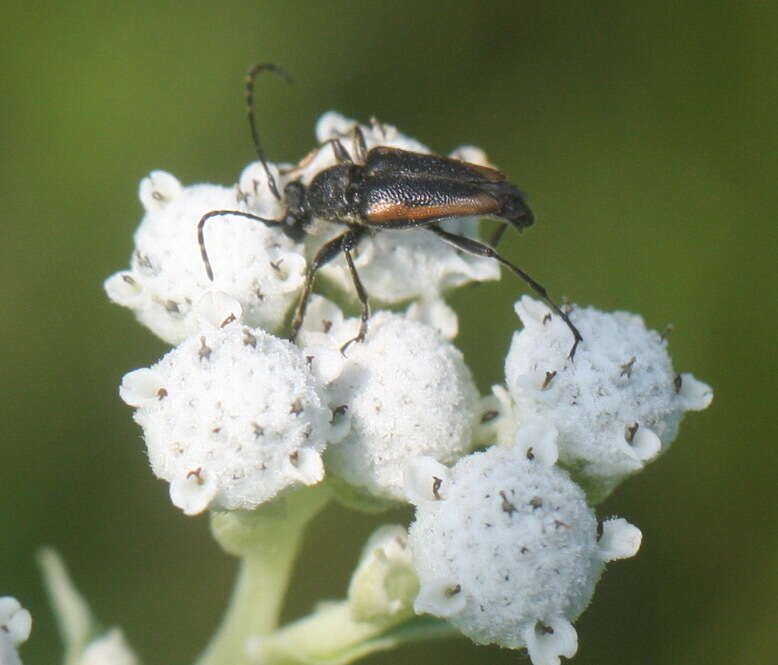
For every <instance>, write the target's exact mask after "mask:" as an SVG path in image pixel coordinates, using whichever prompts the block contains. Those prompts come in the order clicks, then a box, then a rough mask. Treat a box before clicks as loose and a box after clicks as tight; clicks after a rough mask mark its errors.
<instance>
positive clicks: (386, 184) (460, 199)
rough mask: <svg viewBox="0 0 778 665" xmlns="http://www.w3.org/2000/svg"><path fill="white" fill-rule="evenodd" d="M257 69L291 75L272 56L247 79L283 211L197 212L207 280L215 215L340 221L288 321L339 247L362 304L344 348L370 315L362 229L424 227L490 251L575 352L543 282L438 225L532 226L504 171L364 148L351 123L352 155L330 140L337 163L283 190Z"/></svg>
mask: <svg viewBox="0 0 778 665" xmlns="http://www.w3.org/2000/svg"><path fill="white" fill-rule="evenodd" d="M262 71H272V72H274V73H276V74H278V75H280V76H281V77H282V78H284V79H285V80H290V79H289V76H288V74H286V72H284V70H282V69H281V68H279V67H278V66H277V65H274V64H270V63H266V64H260V65H255V66H254V67H252V68H251V70H250V71H249V73H248V75H247V78H246V100H247V103H248V118H249V125H250V127H251V134H252V137H253V140H254V146H255V148H256V151H257V155H258V156H259V159H260V162H261V163H262V166H263V168H264V170H265V173H266V174H267V178H268V185H269V187H270V190H271V191H272V192H273V194H274V195H275V196H276V198H278V200H279V201H283V202H284V204H285V206H286V212H285V214H284V216H283V217H282V218H281V219H265V218H263V217H259V216H257V215H254V214H252V213H249V212H244V211H239V210H213V211H211V212H209V213H207V214H205V215H203V217H202V218H201V219H200V223H199V224H198V227H197V237H198V242H199V244H200V252H201V254H202V257H203V262H204V263H205V268H206V272H207V273H208V277H209V279H211V280H213V271H212V269H211V264H210V261H209V259H208V253H207V252H206V249H205V240H204V237H203V229H204V226H205V223H206V222H207V221H208V220H209V219H211V218H213V217H218V216H222V215H239V216H242V217H246V218H248V219H252V220H256V221H259V222H262V223H264V224H268V225H279V226H280V227H281V229H282V230H283V231H284V233H286V234H287V235H288V236H290V237H292V238H293V239H295V240H299V239H301V238H302V237H303V236H304V235H305V234H306V232H307V229H308V228H309V227H310V225H311V222H312V221H313V220H314V219H322V220H326V221H328V222H332V223H335V224H341V225H342V226H345V227H346V228H347V230H346V231H344V232H343V233H341V234H340V235H338V236H336V237H335V238H333V239H332V240H329V241H328V242H326V243H325V244H324V245H323V246H322V247H321V248H320V249H319V251H318V252H317V253H316V255H315V256H314V258H313V260H312V261H311V264H310V265H309V266H308V272H307V275H306V279H305V284H304V287H303V293H302V296H301V298H300V302H299V304H298V306H297V310H296V313H295V316H294V320H293V322H292V337H293V338H295V337H296V336H297V332H298V331H299V329H300V326H301V325H302V322H303V318H304V317H305V310H306V307H307V304H308V299H309V297H310V295H311V290H312V289H313V283H314V279H315V278H316V273H317V272H318V270H319V269H320V268H321V267H322V266H323V265H325V264H326V263H328V262H329V261H331V260H332V259H333V258H335V257H336V256H338V254H340V253H341V252H342V253H343V254H344V255H345V258H346V263H347V265H348V268H349V271H350V273H351V278H352V280H353V282H354V287H355V288H356V291H357V295H358V297H359V301H360V303H361V305H362V321H361V325H360V328H359V334H358V335H357V336H356V337H355V338H354V339H352V340H349V341H348V342H347V343H346V344H345V345H344V346H343V347H342V350H345V348H346V347H347V346H348V345H349V344H351V343H352V342H360V341H362V340H363V339H364V338H365V335H366V334H367V324H368V319H369V318H370V306H369V303H368V297H367V293H366V291H365V288H364V286H363V285H362V282H361V281H360V279H359V275H358V274H357V270H356V267H355V266H354V259H353V256H352V252H353V250H354V248H355V247H356V246H357V244H358V243H359V241H360V240H361V239H362V238H363V237H364V236H365V235H369V234H373V233H376V232H378V231H381V230H383V229H395V230H403V229H420V230H426V231H430V232H432V233H434V234H436V235H437V236H438V237H439V238H440V239H441V240H443V241H444V242H446V243H448V244H449V245H451V246H453V247H455V248H456V249H458V250H461V251H463V252H466V253H468V254H472V255H475V256H483V257H488V258H493V259H494V260H496V261H498V262H499V263H500V264H502V265H503V266H505V267H506V268H508V269H509V270H510V271H511V272H513V273H514V274H516V275H517V276H518V277H520V278H521V279H523V280H524V281H525V282H526V283H527V284H528V285H529V286H530V287H531V288H532V290H533V291H535V293H537V294H538V295H539V296H540V297H541V298H543V299H544V300H545V301H546V302H547V303H548V305H549V306H550V307H551V309H553V311H554V312H556V314H558V315H559V316H560V317H561V318H562V319H563V320H564V322H565V323H566V324H567V326H568V327H569V328H570V331H571V332H572V333H573V339H574V341H573V346H572V348H571V349H570V353H569V357H570V358H572V357H573V356H574V355H575V350H576V347H577V346H578V343H579V342H580V341H582V337H581V334H580V333H579V332H578V329H577V328H576V327H575V326H574V325H573V323H572V322H571V321H570V319H569V317H568V316H567V314H566V313H565V312H564V311H562V310H561V309H560V308H559V307H558V306H557V305H556V303H555V302H554V301H553V300H551V298H550V297H549V295H548V293H547V292H546V289H545V288H544V287H543V286H541V285H540V284H539V283H538V282H536V281H535V280H534V279H533V278H532V277H530V276H529V275H528V274H527V273H526V272H524V271H523V270H522V269H521V268H519V267H518V266H516V265H514V264H513V263H511V262H510V261H508V260H507V259H505V258H503V257H502V256H500V255H499V254H498V253H497V252H496V251H495V250H494V248H493V247H491V246H489V245H487V244H485V243H483V242H480V241H478V240H474V239H473V238H469V237H466V236H462V235H458V234H455V233H449V232H448V231H445V230H444V229H442V228H440V226H439V225H438V224H439V223H440V222H443V221H445V220H447V219H451V218H453V217H465V216H468V217H469V216H482V217H492V218H495V219H497V220H499V221H501V222H502V227H501V228H500V229H499V230H498V233H497V234H496V235H495V237H494V239H493V244H496V240H497V239H499V237H500V235H501V234H502V231H504V230H505V228H506V227H507V225H508V224H510V225H512V226H513V227H515V228H516V229H518V230H522V229H523V228H525V227H527V226H530V225H531V224H532V223H533V222H534V217H533V215H532V211H531V210H530V209H529V206H528V205H527V202H526V200H525V197H524V194H522V192H521V191H520V190H519V189H518V188H517V187H516V186H515V185H513V184H511V183H509V182H507V180H506V177H505V175H504V174H503V173H502V172H500V171H498V170H497V169H493V168H489V167H485V166H479V165H477V164H471V163H469V162H464V161H460V160H457V159H452V158H447V157H440V156H438V155H430V154H424V153H418V152H411V151H408V150H400V149H397V148H390V147H386V146H383V147H381V146H379V147H375V148H372V149H371V150H367V149H366V146H365V140H364V137H363V136H362V132H361V130H360V129H359V126H355V127H354V130H353V139H354V145H355V146H356V148H355V153H356V154H355V155H354V156H353V157H352V155H350V154H349V153H348V151H347V150H346V149H345V148H344V146H343V144H342V143H341V142H340V141H339V140H338V139H333V140H331V141H328V142H327V143H328V144H330V145H331V146H332V150H333V152H334V155H335V157H336V159H337V161H338V162H339V163H337V164H336V165H334V166H330V167H328V168H325V169H323V170H322V171H321V172H319V173H318V174H316V175H315V176H314V177H313V179H312V180H311V182H310V184H309V185H308V186H307V187H306V186H305V185H304V184H303V183H302V182H300V181H299V180H291V181H290V182H288V183H287V184H286V185H285V187H284V190H283V195H282V194H281V193H279V191H278V188H277V186H276V183H275V179H274V178H273V175H272V174H271V172H270V169H269V168H268V166H267V162H266V161H265V155H264V152H263V150H262V147H261V144H260V141H259V134H258V132H257V128H256V121H255V113H254V81H255V79H256V77H257V75H258V74H259V73H260V72H262ZM325 145H327V144H325ZM320 149H321V148H320Z"/></svg>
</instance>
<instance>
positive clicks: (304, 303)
mask: <svg viewBox="0 0 778 665" xmlns="http://www.w3.org/2000/svg"><path fill="white" fill-rule="evenodd" d="M364 233H365V230H364V229H350V230H348V231H346V232H345V233H341V234H340V235H339V236H337V237H335V238H333V239H332V240H330V241H328V242H326V243H324V245H322V247H321V248H320V249H319V251H318V252H316V256H314V257H313V261H311V265H310V266H309V267H308V272H307V274H306V275H305V284H304V285H303V292H302V295H301V296H300V301H299V303H298V305H297V311H296V312H295V315H294V319H293V320H292V334H291V339H292V341H294V340H295V339H296V338H297V333H298V332H300V326H302V324H303V319H304V318H305V310H306V309H308V300H309V299H310V297H311V291H312V290H313V282H314V280H315V279H316V273H317V272H319V269H320V268H321V267H322V266H324V265H326V264H327V263H329V262H330V261H332V259H334V258H335V257H336V256H337V255H338V254H340V253H341V252H343V251H346V252H348V251H350V250H351V249H353V248H354V247H355V246H356V244H357V242H358V241H359V239H360V238H361V237H362V235H363V234H364ZM346 248H348V249H346ZM346 260H347V261H348V258H347V259H346ZM355 272H356V271H355ZM353 276H354V273H352V278H353ZM355 284H358V286H357V293H358V294H359V292H360V289H361V287H362V284H361V282H359V280H358V279H357V280H355ZM361 290H362V293H363V294H364V289H361ZM360 300H361V295H360ZM365 300H366V299H365ZM364 306H365V305H364V303H363V314H364Z"/></svg>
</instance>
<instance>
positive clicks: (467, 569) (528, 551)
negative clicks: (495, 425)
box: [409, 446, 639, 665]
mask: <svg viewBox="0 0 778 665" xmlns="http://www.w3.org/2000/svg"><path fill="white" fill-rule="evenodd" d="M420 465H421V466H420V472H418V473H412V474H410V476H409V485H410V486H411V487H409V490H410V492H409V493H410V495H411V496H412V497H416V499H415V501H416V520H415V522H414V523H413V524H412V526H411V529H410V544H411V548H412V550H413V554H414V561H415V565H416V570H417V573H418V575H419V580H420V582H421V590H420V592H419V596H418V598H417V599H416V605H415V607H416V611H417V612H426V613H429V614H433V615H436V616H439V617H443V618H446V619H448V621H450V622H451V623H452V624H453V625H454V626H456V627H457V628H458V629H459V630H460V631H462V632H463V633H464V634H465V635H467V636H468V637H469V638H470V639H472V640H473V641H474V642H477V643H479V644H499V645H501V646H504V647H509V648H519V647H522V646H526V647H527V648H528V649H529V653H530V657H531V658H532V661H533V663H534V665H552V664H556V663H558V662H559V660H558V657H559V656H566V657H571V656H572V655H574V654H575V652H576V649H577V637H576V633H575V629H574V628H573V627H572V625H571V622H572V621H574V620H575V619H576V618H577V617H578V615H579V614H581V612H582V611H583V610H584V609H585V608H586V606H587V605H588V604H589V600H590V599H591V596H592V593H593V591H594V587H595V584H596V583H597V581H598V579H599V577H600V574H601V573H602V570H603V565H604V562H605V561H607V560H609V559H612V558H615V555H616V554H617V555H618V556H619V557H623V556H627V555H630V554H634V553H635V551H636V550H637V547H636V546H635V541H636V540H637V543H638V544H639V538H637V539H636V537H635V536H634V532H636V531H637V530H636V529H635V528H634V527H631V526H629V525H627V523H626V522H624V521H623V520H622V521H621V522H619V523H618V524H615V525H612V526H610V527H609V528H608V532H609V538H608V546H607V547H603V545H602V544H601V543H600V542H599V541H598V537H597V531H598V528H597V521H596V519H595V517H594V514H593V512H592V510H591V508H589V506H588V505H587V503H586V498H585V496H584V494H583V492H582V491H581V489H580V488H579V487H578V486H577V485H576V484H575V483H573V482H572V481H571V480H570V478H569V476H568V475H567V474H566V473H565V472H564V471H562V470H560V469H559V468H558V467H556V466H554V465H547V464H545V463H544V462H542V461H540V460H539V459H537V458H535V459H529V458H528V457H527V455H526V454H525V453H524V452H523V451H521V450H520V449H519V448H518V447H515V446H514V447H510V448H507V447H502V446H495V447H492V448H490V449H489V450H488V451H486V452H483V453H473V454H471V455H468V456H467V457H464V458H463V459H461V460H460V461H459V462H458V463H457V464H456V465H455V466H454V467H453V468H452V469H450V470H448V469H446V468H445V467H443V466H442V465H437V468H434V464H431V462H430V461H426V460H421V461H420ZM420 484H421V486H422V487H421V488H420V487H419V485H420ZM414 485H415V486H416V487H415V488H414V487H412V486H414ZM424 487H426V488H427V490H425V489H424ZM425 495H426V496H425ZM619 528H621V529H629V530H631V533H632V534H633V537H632V541H631V542H632V550H631V551H630V550H629V546H626V545H624V544H623V543H620V542H619V538H618V537H617V536H616V535H615V534H614V532H615V531H618V530H619ZM637 533H639V532H637ZM622 540H629V539H624V538H622ZM614 541H617V544H615V545H614V544H613V542H614Z"/></svg>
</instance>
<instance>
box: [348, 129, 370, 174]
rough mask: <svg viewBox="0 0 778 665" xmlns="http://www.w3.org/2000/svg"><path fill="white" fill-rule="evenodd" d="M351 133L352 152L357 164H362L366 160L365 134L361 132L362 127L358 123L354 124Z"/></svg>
mask: <svg viewBox="0 0 778 665" xmlns="http://www.w3.org/2000/svg"><path fill="white" fill-rule="evenodd" d="M351 134H352V138H353V140H354V153H355V157H356V159H357V164H364V163H365V162H367V144H366V143H365V135H364V134H363V133H362V128H361V127H360V126H359V125H354V129H352V130H351Z"/></svg>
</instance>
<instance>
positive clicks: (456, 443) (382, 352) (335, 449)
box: [300, 299, 478, 501]
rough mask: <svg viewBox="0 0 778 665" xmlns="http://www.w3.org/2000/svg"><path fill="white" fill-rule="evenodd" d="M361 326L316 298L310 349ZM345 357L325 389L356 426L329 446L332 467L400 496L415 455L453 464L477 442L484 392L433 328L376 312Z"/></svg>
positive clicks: (382, 493)
mask: <svg viewBox="0 0 778 665" xmlns="http://www.w3.org/2000/svg"><path fill="white" fill-rule="evenodd" d="M358 328H359V321H358V319H349V320H347V321H343V318H342V315H341V314H340V311H339V310H338V309H337V308H336V307H334V306H333V305H332V304H331V303H327V302H326V301H324V300H323V299H315V300H314V301H313V302H312V303H311V307H310V308H309V312H308V316H307V317H306V321H305V327H304V329H303V331H302V334H301V337H300V339H301V341H302V343H303V344H304V346H305V353H306V355H308V354H309V353H311V354H312V353H314V351H313V349H315V348H322V347H329V348H330V349H333V350H335V349H339V348H340V347H341V346H342V345H343V344H344V343H345V342H347V341H348V340H349V339H353V338H354V337H355V336H356V334H357V331H358ZM325 330H326V332H325ZM309 349H311V350H310V351H309ZM341 361H342V362H343V366H342V368H341V369H340V372H339V374H338V376H337V377H336V378H335V379H333V380H332V381H331V382H330V383H329V384H328V385H327V387H326V393H327V398H328V400H329V403H330V405H331V406H332V407H333V409H334V410H335V411H336V412H337V413H338V414H339V417H340V418H341V419H342V420H345V421H348V424H349V427H350V429H349V431H348V434H346V435H345V437H344V438H343V439H342V440H341V441H339V442H338V443H337V444H333V445H331V446H330V447H329V448H328V450H327V453H326V456H325V461H326V466H327V470H328V471H329V472H332V473H334V474H336V475H337V476H339V477H340V478H342V479H344V480H345V481H346V482H348V483H350V484H351V485H354V486H356V487H358V488H360V489H361V490H363V491H364V492H366V493H369V494H371V495H373V496H377V497H380V498H384V499H393V500H398V501H402V500H404V499H405V494H404V491H403V473H404V470H405V465H406V463H407V462H408V460H409V459H411V458H413V457H418V456H420V455H427V456H430V457H433V458H435V459H437V460H439V461H441V462H444V463H452V462H454V461H456V460H457V459H458V458H459V457H460V456H462V455H463V454H465V453H467V452H469V450H470V449H471V448H472V445H473V441H472V438H473V428H474V424H475V419H476V417H477V404H478V393H477V390H476V387H475V384H474V382H473V379H472V376H471V374H470V371H469V370H468V368H467V366H466V365H465V363H464V360H463V358H462V354H461V353H460V352H459V350H458V349H456V347H454V346H453V345H452V344H451V343H450V342H448V341H447V340H445V339H443V338H442V337H441V336H440V334H439V333H438V332H437V331H436V330H435V329H434V328H432V327H430V326H428V325H425V324H423V323H420V322H418V321H413V320H410V319H408V318H407V317H406V316H403V315H401V314H395V313H392V312H387V311H381V312H378V313H376V314H375V315H374V316H373V317H372V318H371V319H370V321H369V325H368V332H367V338H366V339H365V340H364V341H363V342H361V343H354V344H351V345H350V346H349V347H348V348H347V350H346V351H345V358H343V356H341ZM336 422H337V421H336Z"/></svg>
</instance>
